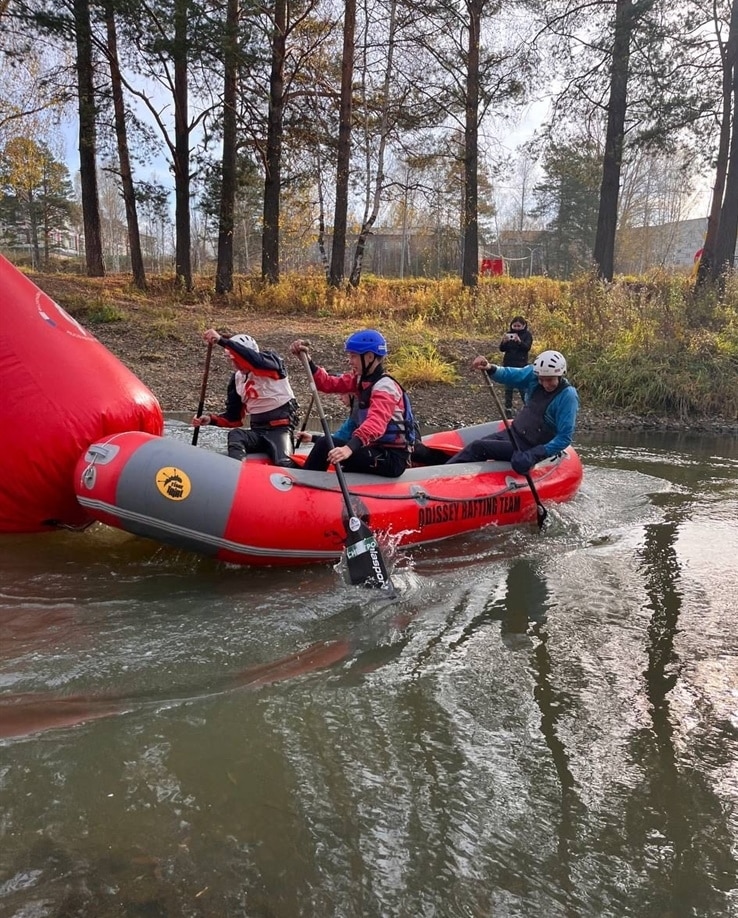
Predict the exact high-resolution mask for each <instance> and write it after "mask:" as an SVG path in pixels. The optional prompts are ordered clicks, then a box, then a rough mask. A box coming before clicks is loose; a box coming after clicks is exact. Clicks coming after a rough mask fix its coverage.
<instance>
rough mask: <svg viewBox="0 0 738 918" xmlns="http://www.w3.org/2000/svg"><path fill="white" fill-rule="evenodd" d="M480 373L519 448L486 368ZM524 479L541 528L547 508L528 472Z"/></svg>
mask: <svg viewBox="0 0 738 918" xmlns="http://www.w3.org/2000/svg"><path fill="white" fill-rule="evenodd" d="M482 375H483V376H484V378H485V379H486V380H487V385H488V386H489V391H490V392H491V393H492V396H493V398H494V400H495V402H496V403H497V410H498V411H499V412H500V417H501V418H502V423H503V424H504V425H505V430H506V431H507V435H508V437H510V442H511V443H512V445H513V449H514V450H519V449H520V446H519V445H518V441H517V440H516V439H515V433H514V431H513V429H512V427H511V426H510V424H508V423H507V417H506V415H505V410H504V409H503V407H502V403H501V402H500V397H499V395H498V394H497V392H496V391H495V384H494V383H493V382H492V380H491V379H490V378H489V373H488V372H487V371H486V370H482ZM525 480H526V481H527V482H528V487H529V488H530V493H531V494H532V495H533V500H534V501H535V502H536V512H537V513H538V528H539V529H543V524H544V523H545V522H546V517H547V516H548V510H546V508H545V507H544V506H543V504H542V503H541V498H540V497H539V496H538V491H536V486H535V485H534V484H533V479H532V478H531V477H530V472H526V473H525Z"/></svg>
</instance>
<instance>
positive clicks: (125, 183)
mask: <svg viewBox="0 0 738 918" xmlns="http://www.w3.org/2000/svg"><path fill="white" fill-rule="evenodd" d="M105 25H106V30H107V36H108V59H109V62H110V85H111V88H112V93H113V111H114V116H115V136H116V140H117V144H118V162H119V165H120V181H121V186H122V189H123V203H124V205H125V209H126V226H127V228H128V247H129V249H130V252H131V272H132V273H133V283H134V284H135V285H136V287H138V289H139V290H145V289H146V271H145V269H144V261H143V253H142V252H141V234H140V232H139V228H138V213H137V211H136V192H135V189H134V187H133V170H132V169H131V157H130V154H129V151H128V130H127V128H126V111H125V105H124V104H123V84H122V81H121V74H120V64H119V61H118V35H117V31H116V27H115V13H114V12H113V8H112V6H111V4H110V3H109V2H108V3H107V4H106V8H105Z"/></svg>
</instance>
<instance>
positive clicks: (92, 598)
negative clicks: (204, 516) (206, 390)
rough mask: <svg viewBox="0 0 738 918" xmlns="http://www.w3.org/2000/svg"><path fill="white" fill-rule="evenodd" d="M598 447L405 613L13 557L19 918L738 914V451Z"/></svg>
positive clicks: (425, 589)
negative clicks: (537, 511) (523, 521)
mask: <svg viewBox="0 0 738 918" xmlns="http://www.w3.org/2000/svg"><path fill="white" fill-rule="evenodd" d="M203 430H204V431H206V430H207V429H206V428H204V429H203ZM169 432H170V434H171V435H174V436H178V435H180V434H179V433H178V431H177V429H176V428H173V429H170V431H169ZM204 446H205V448H208V443H205V444H204ZM211 446H212V444H211ZM578 446H579V451H580V453H581V455H582V457H583V459H584V462H585V469H586V471H585V480H584V483H583V486H582V489H581V491H580V493H579V495H578V496H577V498H576V499H575V500H574V501H573V502H571V503H569V504H566V505H564V506H560V507H558V506H552V505H551V506H549V521H548V524H547V528H546V529H545V530H544V532H543V533H539V532H538V531H537V530H536V529H535V527H531V528H522V529H515V530H509V531H502V530H495V529H491V530H486V531H483V532H480V533H478V534H476V535H475V536H474V537H471V538H465V539H459V540H455V541H451V542H447V543H441V544H439V545H436V546H434V547H433V548H426V549H423V550H417V551H415V550H414V551H412V552H403V551H400V552H399V553H398V554H397V556H396V557H394V558H393V559H392V563H394V564H395V571H394V575H393V577H394V580H395V583H396V585H397V586H398V588H399V593H400V598H399V601H397V602H389V601H387V600H386V599H383V598H382V597H381V596H379V595H377V593H375V592H374V591H365V590H361V589H359V588H352V587H349V586H346V585H345V584H344V583H343V581H342V579H341V577H340V576H339V573H338V572H336V571H334V570H333V569H332V568H331V567H318V568H308V569H297V570H283V569H279V570H277V569H275V570H270V569H260V570H253V569H246V568H235V567H230V568H227V567H225V566H223V565H220V564H217V563H215V562H212V561H210V560H208V559H202V558H199V557H196V556H194V555H190V554H187V553H186V552H182V551H176V550H174V549H171V548H166V547H162V546H158V545H156V544H154V543H151V542H148V541H145V540H142V539H138V538H135V537H133V536H129V535H127V534H125V533H122V532H118V531H115V530H111V529H106V528H104V527H102V526H100V525H96V526H94V527H92V528H91V529H89V530H87V531H86V532H84V533H71V532H67V533H58V534H52V535H48V536H46V535H44V536H38V535H35V536H21V537H18V536H12V537H10V536H5V537H3V538H2V540H0V551H1V554H0V572H1V581H0V629H1V633H2V641H1V642H0V735H1V736H2V737H3V738H2V739H0V820H1V821H0V916H3V918H4V916H13V918H36V916H55V918H56V916H59V918H61V916H95V918H108V916H111V918H112V916H244V918H246V916H249V918H250V916H254V918H271V916H275V918H292V916H311V918H312V916H315V918H333V916H341V918H344V916H345V918H374V916H376V918H395V916H397V918H405V916H407V918H421V916H423V918H425V916H428V918H431V916H433V918H438V916H480V918H482V916H485V918H486V916H496V918H508V916H545V918H556V916H617V918H622V916H638V918H644V916H663V918H666V916H691V915H695V916H708V915H709V916H713V915H714V916H733V915H734V916H738V850H737V843H738V809H737V807H738V653H737V651H738V637H737V636H736V625H735V623H736V613H737V610H738V570H737V569H736V557H737V556H738V527H737V526H736V519H737V518H738V488H737V487H736V476H737V474H738V445H737V444H736V441H735V440H734V439H732V438H722V439H709V438H705V437H701V438H698V437H690V436H687V435H684V436H676V435H674V434H669V435H664V436H656V435H654V436H650V437H646V436H641V435H639V436H637V437H636V436H631V437H629V435H627V434H623V433H618V434H615V435H609V436H605V435H582V436H580V437H579V438H578Z"/></svg>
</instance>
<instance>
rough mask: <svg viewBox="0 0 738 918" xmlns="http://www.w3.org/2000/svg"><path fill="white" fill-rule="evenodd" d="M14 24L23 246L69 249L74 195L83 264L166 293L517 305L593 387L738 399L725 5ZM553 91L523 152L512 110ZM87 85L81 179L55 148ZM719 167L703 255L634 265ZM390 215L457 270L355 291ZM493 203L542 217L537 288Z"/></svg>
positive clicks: (261, 8) (25, 16)
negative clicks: (496, 273) (515, 256)
mask: <svg viewBox="0 0 738 918" xmlns="http://www.w3.org/2000/svg"><path fill="white" fill-rule="evenodd" d="M0 29H1V39H2V41H1V43H0V44H1V47H0V50H1V52H2V59H1V60H0V64H1V65H2V71H3V76H4V79H3V80H2V82H1V84H0V85H1V88H0V182H2V200H1V201H0V207H2V213H1V214H0V219H1V221H2V226H3V241H4V242H5V244H6V245H7V246H10V247H13V246H15V248H16V249H18V248H23V247H25V248H26V251H27V253H28V258H29V260H30V262H31V264H32V266H33V267H35V268H39V267H45V268H48V267H51V266H52V264H54V265H55V266H59V265H60V262H59V260H58V259H57V258H55V257H54V256H55V251H54V250H55V248H57V249H58V247H59V240H60V239H61V238H62V235H63V234H64V233H65V232H67V231H68V230H69V227H70V226H73V225H74V220H75V214H78V220H79V223H80V224H81V232H80V233H79V234H78V238H80V239H83V243H84V246H83V248H81V251H82V253H83V270H84V272H85V273H86V274H87V275H88V276H89V277H91V278H92V277H99V278H102V277H104V276H105V274H106V269H108V270H109V267H110V266H112V267H114V268H118V269H123V270H126V271H130V279H131V283H132V287H134V288H136V289H138V290H142V291H144V290H148V291H149V294H151V290H152V286H157V287H158V289H162V288H161V284H160V283H159V282H160V278H159V277H154V276H153V273H152V272H157V274H160V273H161V272H162V271H167V270H169V271H171V273H172V274H173V276H174V278H175V284H174V286H173V287H172V288H171V291H170V292H172V300H171V306H172V307H173V308H174V307H176V306H177V304H178V300H177V294H178V292H179V291H184V292H185V293H186V294H188V295H190V294H193V293H194V292H195V291H197V290H201V291H202V290H203V287H202V283H201V281H202V280H203V279H205V284H206V287H207V294H206V296H207V297H209V296H210V295H211V294H214V295H215V296H219V297H223V298H225V299H224V300H223V302H224V303H225V304H226V306H227V307H228V308H229V309H230V308H233V307H238V305H239V296H240V294H239V291H240V290H241V291H242V290H243V289H244V285H246V286H247V287H248V295H247V297H246V300H245V302H242V304H241V305H243V307H244V310H245V313H244V317H245V318H247V317H248V315H249V312H250V311H253V310H256V311H257V312H259V311H260V310H262V309H267V308H268V306H269V305H270V303H271V302H272V301H273V300H275V299H276V300H279V301H282V300H283V299H284V298H285V296H286V298H287V299H288V300H289V301H290V302H291V304H292V305H291V307H290V308H291V309H293V310H295V309H297V310H298V311H299V310H300V308H302V306H303V305H305V299H306V297H307V299H308V300H311V299H312V300H315V302H312V303H308V304H307V305H308V307H309V308H310V309H312V310H313V311H316V310H317V312H318V313H320V312H321V311H322V312H324V313H330V312H331V311H332V310H334V309H338V310H339V312H341V310H348V311H349V312H350V313H351V315H352V316H355V317H356V318H358V317H360V316H364V315H366V316H367V317H368V318H369V317H371V316H375V317H376V320H378V319H379V318H380V317H383V316H384V315H385V314H387V313H388V312H393V313H396V315H394V316H393V320H394V319H396V318H397V315H408V314H409V316H410V318H411V319H412V321H413V322H415V323H416V325H417V323H418V322H420V323H421V325H425V326H426V327H430V326H432V325H433V326H434V327H435V326H437V327H438V333H439V334H445V333H446V332H445V330H446V329H449V328H450V327H451V325H452V324H453V323H462V324H463V327H464V328H465V330H466V331H476V330H477V329H480V328H481V326H482V325H484V326H485V331H486V332H488V331H489V328H490V327H495V329H496V331H495V334H497V329H499V325H500V322H502V321H503V319H504V324H503V328H502V330H504V325H505V324H506V323H507V321H508V320H509V318H510V315H511V314H510V312H509V310H510V308H512V307H513V306H514V305H517V306H519V307H520V308H516V309H515V312H525V313H526V314H527V315H528V316H529V317H532V318H533V320H534V321H535V322H536V325H537V329H538V332H539V338H538V339H537V343H538V341H540V344H541V346H560V347H561V349H562V350H564V351H565V352H567V353H568V354H572V350H573V349H576V356H574V357H573V359H572V364H573V366H574V367H576V365H577V363H579V364H580V368H581V371H583V370H584V367H592V369H593V371H594V376H593V379H592V381H591V382H589V381H587V382H585V381H584V379H582V380H581V382H579V384H580V385H582V383H584V384H583V389H584V392H585V393H586V394H587V395H588V396H589V397H590V398H591V399H593V400H594V401H595V402H597V401H600V400H601V401H602V402H603V403H604V402H608V403H609V404H611V405H612V406H613V407H626V408H628V407H634V403H638V404H639V405H643V404H645V405H646V407H647V408H648V409H650V410H652V411H667V412H668V413H671V414H675V415H681V416H682V417H686V416H689V415H690V414H691V413H693V412H695V411H697V412H701V413H704V412H705V411H708V412H709V413H710V414H719V415H721V416H723V417H727V418H735V417H736V410H735V404H734V397H733V396H732V392H734V391H736V387H735V385H734V382H735V379H734V369H733V367H734V361H735V354H736V347H735V340H734V338H735V336H734V325H735V308H734V306H735V303H734V300H735V297H734V289H733V285H732V283H731V271H732V266H733V258H734V251H735V242H736V234H737V233H738V150H737V149H736V147H737V144H736V143H735V142H734V141H733V136H732V135H733V126H734V124H735V123H736V122H735V110H736V99H735V95H734V94H735V92H736V89H735V88H734V87H735V86H736V85H738V81H736V80H735V79H734V77H735V67H736V48H738V41H737V40H736V39H737V38H738V13H736V12H735V10H734V9H733V7H732V5H731V4H730V3H718V4H712V5H709V6H708V5H707V4H703V3H699V2H697V3H692V2H683V0H680V2H679V3H674V2H671V0H645V2H644V0H640V2H636V3H632V2H626V0H615V2H612V3H610V2H598V3H595V4H586V5H585V4H579V3H574V2H571V0H557V2H547V3H545V4H542V3H537V2H527V0H526V2H509V3H506V4H504V5H503V4H502V3H496V2H492V0H467V2H454V0H438V2H434V3H423V4H415V3H414V2H412V0H380V2H374V0H372V2H369V0H365V2H362V3H356V2H355V0H345V2H344V3H335V2H332V0H300V2H297V3H291V2H287V0H274V2H273V3H267V4H266V5H255V4H252V3H249V2H245V0H223V2H217V0H211V2H194V0H167V2H159V0H155V2H154V0H152V2H141V0H68V2H66V0H65V2H60V0H54V2H53V3H48V2H43V0H3V2H0ZM547 94H548V95H549V96H550V99H549V101H550V117H549V118H548V120H547V121H546V123H542V124H541V125H540V129H539V131H538V132H537V134H536V136H535V137H534V138H533V140H532V142H531V143H530V144H528V145H527V147H526V148H525V149H524V150H520V151H517V155H516V157H515V161H513V160H512V159H511V158H510V156H509V151H506V150H505V145H504V139H505V137H506V136H507V134H509V132H510V130H511V127H510V125H513V124H514V123H515V118H516V117H517V116H518V115H519V113H520V112H521V111H523V110H524V109H525V107H526V106H528V105H529V103H530V102H531V100H534V99H540V98H541V97H543V96H545V95H547ZM72 110H73V111H74V112H75V115H76V122H77V126H78V148H79V172H78V174H77V176H76V177H75V178H76V182H77V188H76V189H73V186H72V182H71V181H70V178H69V174H68V170H67V169H66V166H64V164H63V163H61V162H60V160H59V157H58V155H57V154H56V153H55V150H58V146H56V144H57V143H58V141H56V140H55V136H57V137H58V134H57V135H55V131H58V130H59V128H58V125H60V124H62V123H63V122H64V120H65V119H67V118H68V117H69V115H70V111H72ZM736 133H737V134H738V132H736ZM162 158H163V159H164V160H165V161H166V162H167V164H168V168H169V170H170V172H171V175H172V181H173V186H174V190H173V198H174V219H173V222H172V221H171V218H170V216H169V196H170V193H169V189H168V188H167V187H166V186H165V185H163V184H162V183H161V182H160V181H158V180H151V177H150V178H149V179H144V178H143V177H142V174H143V172H144V171H145V170H146V169H147V168H150V167H151V164H152V162H154V161H157V160H161V159H162ZM511 175H514V176H515V179H514V180H511V179H510V176H511ZM703 177H708V180H709V181H710V182H711V183H712V188H713V192H712V197H711V202H710V206H709V215H708V229H707V236H706V238H705V242H704V246H703V249H702V257H701V260H700V262H699V265H698V270H697V271H696V272H695V278H694V280H692V279H690V278H684V277H682V278H678V277H660V278H657V277H651V278H645V279H639V280H637V281H636V280H634V279H618V278H617V277H616V275H615V266H616V254H617V247H618V245H621V247H622V246H623V245H624V244H625V243H624V240H626V239H627V233H628V230H629V229H633V228H638V227H644V226H649V225H652V224H654V223H658V222H669V221H673V220H674V219H678V218H679V216H680V214H682V213H683V211H684V208H685V207H686V206H688V202H689V199H690V195H691V193H692V191H693V188H694V185H695V183H696V182H698V181H699V180H700V179H701V178H703ZM503 190H504V191H505V194H502V193H501V192H502V191H503ZM101 192H102V194H101ZM380 223H381V224H383V225H385V226H390V227H391V226H394V227H400V228H402V238H403V249H402V253H401V260H400V265H401V269H400V274H401V275H402V274H405V270H406V267H405V265H403V260H402V259H403V256H404V251H405V249H404V240H406V239H409V238H410V236H408V235H407V228H408V227H412V229H413V231H414V232H417V233H420V234H424V235H425V236H426V237H427V238H429V239H431V240H432V243H431V249H432V251H433V252H434V257H435V266H436V269H437V270H435V271H433V270H432V268H433V263H432V259H431V258H430V256H429V258H428V259H427V260H426V262H425V263H424V264H423V265H422V266H421V273H423V274H424V275H426V276H427V275H430V274H431V273H435V274H438V275H440V276H441V279H440V280H439V281H437V282H436V286H437V290H436V291H435V292H434V293H427V294H426V296H427V297H428V298H429V303H426V305H425V306H423V307H422V308H420V309H418V308H417V304H416V305H415V306H413V305H412V301H413V298H414V293H413V288H412V286H409V287H407V288H406V290H405V295H404V296H400V295H399V294H398V293H397V291H394V292H393V293H392V294H391V293H390V291H389V286H388V285H385V286H382V284H380V283H372V289H371V291H370V293H371V294H373V296H372V300H371V304H370V303H369V301H368V300H367V299H366V296H367V291H366V290H365V289H363V288H366V287H367V285H368V283H369V281H370V280H372V281H373V278H370V277H369V276H368V275H367V274H366V272H365V271H364V259H365V255H366V252H367V245H368V243H369V242H370V241H371V238H372V236H373V235H377V228H378V226H379V224H380ZM502 225H504V226H506V227H509V228H510V229H511V230H512V231H514V232H517V233H519V235H520V240H521V244H525V242H526V241H528V242H529V241H530V240H531V239H532V238H533V237H531V236H530V235H528V234H530V233H535V234H537V235H536V238H545V240H546V246H545V251H546V263H545V265H544V266H543V269H544V270H545V272H546V274H547V275H548V279H546V278H540V279H532V280H530V281H529V282H527V283H528V287H529V289H528V291H527V292H526V293H520V292H519V291H518V292H516V293H515V294H514V295H508V293H509V291H508V289H507V288H506V287H505V286H504V285H503V284H494V285H492V284H487V283H486V281H484V280H483V281H482V282H481V283H480V278H479V252H480V241H481V244H482V246H487V247H489V246H493V245H494V244H495V241H496V240H499V237H500V235H501V226H502ZM349 241H350V242H351V247H350V249H349V247H348V242H349ZM121 248H122V249H123V251H122V252H121ZM445 248H448V250H449V251H448V254H447V255H446V254H445V253H444V252H443V251H442V250H443V249H445ZM254 251H258V252H259V254H260V269H259V270H258V271H253V270H252V271H251V273H250V274H249V275H248V276H244V275H242V274H241V273H240V271H239V269H240V268H242V267H243V265H244V264H246V265H247V266H248V267H252V259H253V253H254ZM59 254H64V253H59ZM152 256H154V257H152ZM442 256H443V257H442ZM244 260H245V261H244ZM71 263H72V262H65V264H66V265H67V266H69V265H70V264H71ZM449 264H450V265H451V268H450V269H449V268H448V265H449ZM308 268H312V272H311V273H310V272H308V271H307V269H308ZM294 269H298V270H299V271H300V274H299V275H293V274H291V273H290V272H291V271H293V270H294ZM409 269H410V261H409V260H408V262H407V270H409ZM416 270H417V268H416ZM449 275H456V277H457V278H458V290H456V289H455V288H453V281H452V279H451V278H450V277H449ZM239 278H241V279H239ZM554 278H555V279H556V280H555V281H554V280H553V279H554ZM290 280H291V282H290ZM154 281H155V282H156V283H153V282H154ZM285 283H286V284H287V291H288V292H287V293H285V289H284V285H285ZM427 283H428V282H427V280H426V281H424V283H423V285H422V289H423V290H426V291H427ZM449 284H451V285H452V287H451V288H448V285H449ZM552 285H553V286H552ZM360 287H361V288H362V297H361V298H360V296H359V293H358V291H359V289H360ZM272 288H273V289H272ZM510 289H513V288H512V287H510ZM270 291H271V292H270ZM275 291H279V293H278V295H277V296H276V297H275V296H274V292H275ZM480 291H481V293H480ZM109 295H110V294H109V292H108V293H107V294H105V296H106V297H109ZM398 297H399V298H400V299H404V300H407V301H409V302H410V304H411V305H410V306H407V304H406V305H405V306H403V307H402V308H400V309H399V310H398V309H396V308H395V307H396V306H397V302H398ZM382 298H385V299H382ZM430 303H432V305H430ZM272 305H273V304H272ZM93 306H94V302H93ZM426 307H428V308H426ZM114 311H115V309H114ZM205 311H207V310H205ZM548 317H555V318H556V321H555V322H554V323H553V325H550V322H549V320H548ZM152 318H153V319H154V321H156V317H155V315H152ZM439 320H440V324H439ZM576 329H582V330H585V329H586V333H585V332H584V331H583V332H582V334H575V333H574V332H575V330H576ZM432 339H433V336H432V335H430V336H429V335H427V334H426V336H425V341H424V346H425V345H427V346H429V347H430V346H433V340H432ZM440 356H441V358H443V354H441V355H440ZM441 362H442V361H441ZM680 378H681V379H682V380H683V384H681V385H676V381H677V379H680ZM654 379H658V380H659V385H658V390H659V392H661V393H662V394H661V395H659V397H658V398H657V397H655V393H654V387H653V386H652V385H650V384H649V385H646V383H647V382H649V380H654ZM598 380H599V381H598ZM607 380H609V382H607V384H606V382H605V381H607ZM641 387H644V388H643V391H641ZM633 392H635V396H637V397H634V396H633V395H628V393H633ZM663 393H667V394H663ZM668 393H671V394H668Z"/></svg>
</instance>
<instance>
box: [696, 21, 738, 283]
mask: <svg viewBox="0 0 738 918" xmlns="http://www.w3.org/2000/svg"><path fill="white" fill-rule="evenodd" d="M736 65H738V3H734V4H733V6H732V9H731V14H730V28H729V31H728V41H727V43H726V45H725V47H724V48H723V49H722V67H723V111H722V120H721V123H720V143H719V146H718V155H717V164H716V168H715V184H714V185H713V189H712V199H711V201H710V215H709V216H708V218H707V234H706V236H705V241H704V244H703V246H702V255H701V256H700V263H699V266H698V268H697V281H696V284H695V286H696V288H699V287H701V286H703V285H704V284H706V283H707V281H708V280H709V281H710V282H712V283H715V282H718V281H719V278H720V276H721V275H722V273H723V270H724V267H725V266H724V264H722V260H721V258H720V257H719V254H718V247H719V242H718V240H719V237H720V236H721V235H722V233H721V231H720V224H721V222H722V217H721V210H722V207H723V196H724V195H725V198H726V199H727V192H726V183H727V176H728V164H729V158H730V157H731V156H733V149H734V146H733V149H731V134H733V137H734V135H735V123H734V114H733V113H734V111H735V108H734V104H733V95H734V91H735V90H734V82H735V79H736ZM733 144H735V137H734V139H733ZM733 248H735V240H734V241H733Z"/></svg>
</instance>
